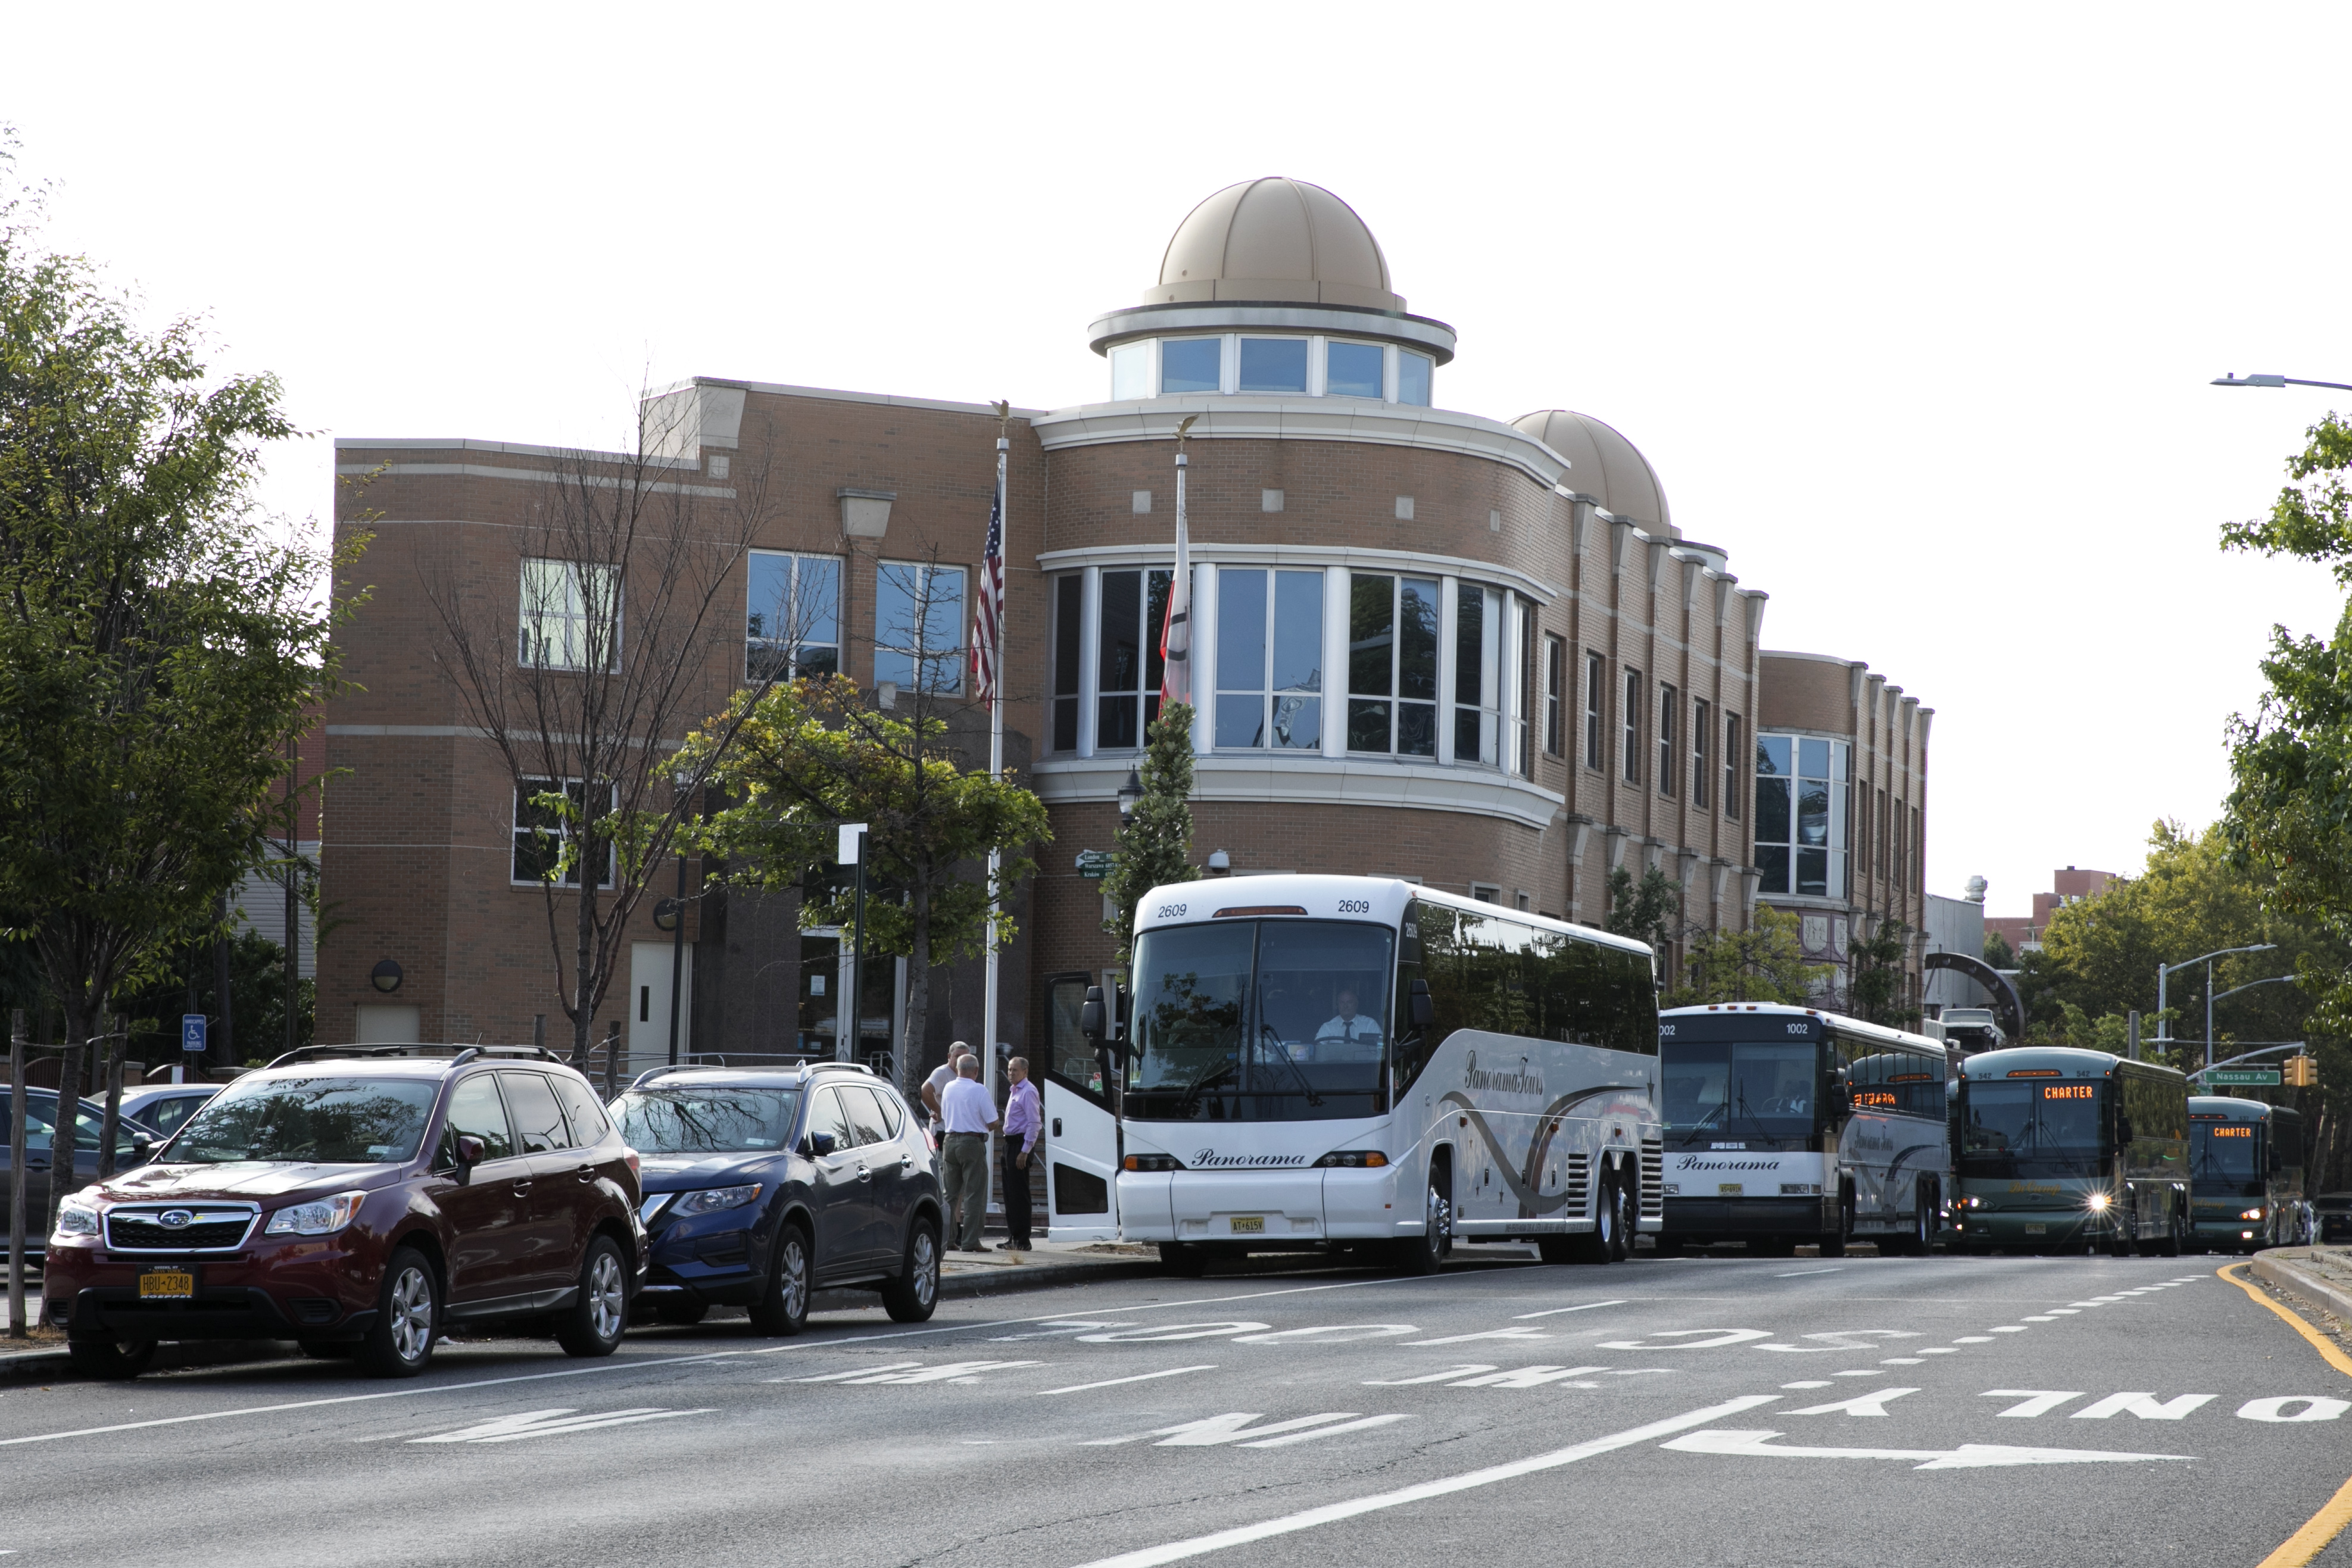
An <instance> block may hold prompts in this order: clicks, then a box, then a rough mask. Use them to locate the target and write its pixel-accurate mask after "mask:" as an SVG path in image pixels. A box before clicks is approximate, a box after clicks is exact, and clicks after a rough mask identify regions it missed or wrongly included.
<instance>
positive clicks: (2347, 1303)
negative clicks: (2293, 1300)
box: [2254, 1247, 2352, 1327]
mask: <svg viewBox="0 0 2352 1568" xmlns="http://www.w3.org/2000/svg"><path fill="white" fill-rule="evenodd" d="M2254 1272H2255V1273H2256V1274H2257V1275H2259V1276H2260V1277H2261V1278H2263V1279H2265V1280H2268V1281H2270V1282H2271V1283H2272V1284H2273V1285H2276V1286H2277V1287H2278V1288H2279V1289H2280V1290H2282V1291H2285V1292H2287V1294H2289V1295H2291V1296H2298V1297H2300V1298H2302V1299H2303V1300H2304V1301H2308V1302H2310V1303H2311V1304H2312V1305H2313V1306H2315V1307H2317V1308H2319V1309H2320V1310H2321V1311H2323V1312H2332V1313H2334V1314H2335V1316H2336V1319H2337V1321H2339V1322H2342V1323H2344V1324H2345V1325H2346V1326H2347V1327H2352V1247H2273V1248H2272V1249H2270V1250H2269V1251H2267V1252H2257V1253H2255V1254H2254Z"/></svg>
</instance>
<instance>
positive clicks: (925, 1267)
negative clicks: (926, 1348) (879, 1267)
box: [882, 1219, 940, 1323]
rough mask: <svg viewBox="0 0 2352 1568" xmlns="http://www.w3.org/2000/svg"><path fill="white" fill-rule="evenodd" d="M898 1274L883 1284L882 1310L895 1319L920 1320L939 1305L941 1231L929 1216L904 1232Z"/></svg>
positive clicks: (895, 1320) (907, 1321)
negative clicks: (902, 1253) (904, 1251)
mask: <svg viewBox="0 0 2352 1568" xmlns="http://www.w3.org/2000/svg"><path fill="white" fill-rule="evenodd" d="M901 1262H902V1265H903V1266H902V1267H901V1268H900V1269H899V1270H898V1278H897V1279H895V1280H893V1281H890V1282H889V1283H888V1284H887V1285H885V1286H883V1287H882V1310H883V1311H884V1312H888V1313H889V1314H890V1321H891V1322H894V1323H919V1322H926V1321H928V1320H929V1317H930V1315H931V1314H932V1313H933V1312H937V1311H938V1310H939V1305H940V1235H939V1229H938V1228H937V1227H936V1226H934V1225H933V1224H932V1223H931V1222H930V1221H929V1220H928V1219H918V1220H917V1221H915V1225H914V1228H913V1229H911V1230H909V1231H908V1233H907V1255H906V1257H905V1258H904V1259H903V1260H901Z"/></svg>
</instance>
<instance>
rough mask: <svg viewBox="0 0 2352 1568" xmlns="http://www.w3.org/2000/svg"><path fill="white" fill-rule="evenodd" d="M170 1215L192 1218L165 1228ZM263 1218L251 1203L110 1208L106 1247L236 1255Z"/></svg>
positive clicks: (132, 1250) (141, 1250)
mask: <svg viewBox="0 0 2352 1568" xmlns="http://www.w3.org/2000/svg"><path fill="white" fill-rule="evenodd" d="M170 1214H185V1215H187V1216H188V1217H189V1218H188V1219H187V1221H186V1222H185V1223H184V1224H181V1225H166V1224H164V1223H163V1217H164V1216H165V1215H170ZM260 1217H261V1210H260V1209H259V1207H257V1206H255V1205H251V1204H236V1205H223V1204H215V1203H207V1204H184V1205H182V1204H171V1205H166V1206H163V1207H154V1208H144V1207H142V1208H136V1209H122V1208H114V1209H109V1210H108V1211H107V1215H106V1244H107V1246H108V1247H109V1248H110V1249H112V1250H114V1251H117V1252H233V1251H235V1250H236V1249H237V1248H238V1247H240V1246H242V1245H244V1243H245V1239H246V1236H247V1233H249V1232H250V1231H251V1230H252V1229H253V1226H254V1222H255V1221H256V1220H257V1219H258V1218H260Z"/></svg>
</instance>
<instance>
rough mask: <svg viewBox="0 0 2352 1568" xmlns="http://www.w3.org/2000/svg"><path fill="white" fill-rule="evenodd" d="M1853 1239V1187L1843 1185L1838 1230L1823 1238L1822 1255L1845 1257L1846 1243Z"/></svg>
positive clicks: (1838, 1213)
mask: <svg viewBox="0 0 2352 1568" xmlns="http://www.w3.org/2000/svg"><path fill="white" fill-rule="evenodd" d="M1852 1239H1853V1188H1852V1187H1849V1186H1841V1187H1840V1188H1839V1189H1838V1206H1837V1230H1836V1232H1835V1234H1833V1235H1828V1236H1824V1237H1822V1257H1824V1258H1843V1257H1844V1256H1845V1244H1846V1243H1847V1242H1848V1241H1850V1240H1852Z"/></svg>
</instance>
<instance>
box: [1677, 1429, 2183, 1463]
mask: <svg viewBox="0 0 2352 1568" xmlns="http://www.w3.org/2000/svg"><path fill="white" fill-rule="evenodd" d="M1779 1436H1780V1433H1778V1432H1734V1431H1727V1430H1724V1429H1722V1428H1716V1429H1713V1430H1709V1431H1705V1432H1693V1433H1691V1434H1690V1435H1688V1436H1687V1437H1676V1438H1675V1439H1674V1440H1672V1441H1671V1442H1667V1443H1662V1444H1660V1445H1659V1446H1660V1447H1661V1448H1675V1449H1679V1450H1680V1451H1682V1452H1683V1453H1685V1454H1739V1455H1745V1456H1748V1457H1749V1458H1766V1459H1918V1460H1923V1461H1925V1462H1924V1463H1922V1464H1919V1465H1918V1466H1916V1469H1923V1470H1979V1469H1992V1468H1994V1467H1996V1466H2000V1465H2129V1464H2142V1463H2145V1462H2147V1461H2148V1460H2151V1459H2180V1460H2187V1459H2189V1458H2193V1457H2194V1456H2192V1455H2189V1454H2115V1453H2108V1452H2106V1451H2105V1450H2104V1449H2099V1448H2011V1447H2010V1446H2009V1445H2007V1444H2003V1443H1962V1444H1961V1445H1960V1446H1959V1447H1958V1448H1797V1447H1795V1446H1793V1445H1788V1444H1775V1443H1774V1442H1773V1441H1772V1439H1773V1438H1775V1437H1779Z"/></svg>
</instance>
